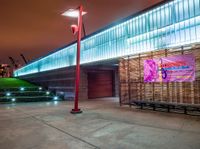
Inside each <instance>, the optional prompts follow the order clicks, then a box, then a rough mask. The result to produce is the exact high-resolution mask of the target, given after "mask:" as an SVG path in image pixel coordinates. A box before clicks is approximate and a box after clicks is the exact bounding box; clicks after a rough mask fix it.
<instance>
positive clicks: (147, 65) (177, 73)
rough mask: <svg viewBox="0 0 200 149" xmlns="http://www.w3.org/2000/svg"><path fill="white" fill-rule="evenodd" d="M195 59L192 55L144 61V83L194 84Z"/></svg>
mask: <svg viewBox="0 0 200 149" xmlns="http://www.w3.org/2000/svg"><path fill="white" fill-rule="evenodd" d="M194 80H195V58H194V56H193V55H192V54H187V55H177V56H170V57H163V58H160V59H148V60H145V61H144V82H192V81H194Z"/></svg>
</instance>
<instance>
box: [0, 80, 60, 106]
mask: <svg viewBox="0 0 200 149" xmlns="http://www.w3.org/2000/svg"><path fill="white" fill-rule="evenodd" d="M57 100H61V98H60V97H58V96H56V95H55V94H54V93H52V92H50V91H48V90H46V89H44V88H43V87H40V86H37V85H35V84H31V83H29V82H26V81H24V80H19V79H16V78H0V102H1V103H7V102H37V101H57Z"/></svg>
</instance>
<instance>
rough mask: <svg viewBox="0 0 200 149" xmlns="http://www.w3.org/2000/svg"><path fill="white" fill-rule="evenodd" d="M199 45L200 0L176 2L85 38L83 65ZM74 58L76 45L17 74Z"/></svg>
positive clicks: (64, 63)
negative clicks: (187, 45)
mask: <svg viewBox="0 0 200 149" xmlns="http://www.w3.org/2000/svg"><path fill="white" fill-rule="evenodd" d="M197 42H200V0H174V1H170V2H168V3H165V4H163V5H160V6H158V7H155V8H154V9H152V10H149V11H148V12H144V13H143V14H140V15H138V16H135V17H132V18H129V19H126V20H125V21H123V22H121V23H118V24H117V25H113V26H111V27H109V28H107V29H105V30H102V31H101V32H98V33H96V34H93V35H92V36H88V37H86V38H85V39H83V40H82V43H81V64H84V63H89V62H94V61H100V60H105V59H112V58H117V57H121V56H125V55H129V54H137V53H141V52H146V51H152V50H157V49H163V48H170V47H175V46H181V45H186V44H191V43H197ZM75 59H76V44H75V43H74V44H72V45H69V46H67V47H65V48H63V49H61V50H58V51H56V52H54V53H52V54H50V55H48V56H46V57H43V58H41V59H39V60H38V61H35V62H32V63H30V64H28V65H26V66H24V67H22V68H20V69H18V70H17V71H15V73H14V74H15V76H21V75H26V74H31V73H38V72H42V71H46V70H53V69H58V68H62V67H67V66H72V65H75Z"/></svg>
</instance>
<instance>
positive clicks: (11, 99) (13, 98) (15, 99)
mask: <svg viewBox="0 0 200 149" xmlns="http://www.w3.org/2000/svg"><path fill="white" fill-rule="evenodd" d="M51 100H61V99H60V98H59V97H57V96H10V97H0V102H1V103H4V102H37V101H51Z"/></svg>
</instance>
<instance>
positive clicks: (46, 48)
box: [0, 0, 162, 63]
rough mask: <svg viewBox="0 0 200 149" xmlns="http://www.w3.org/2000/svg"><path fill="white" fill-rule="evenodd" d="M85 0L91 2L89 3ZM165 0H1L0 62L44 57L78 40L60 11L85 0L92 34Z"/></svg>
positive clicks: (87, 18) (74, 6) (86, 25)
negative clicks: (10, 57)
mask: <svg viewBox="0 0 200 149" xmlns="http://www.w3.org/2000/svg"><path fill="white" fill-rule="evenodd" d="M85 1H86V2H87V3H85ZM160 1H162V0H82V1H81V0H0V63H7V62H9V61H8V56H13V57H14V58H15V59H16V60H20V61H21V58H20V56H19V54H20V53H23V54H24V55H25V56H26V57H27V59H30V60H32V59H35V58H38V57H41V56H44V55H45V54H47V53H48V52H50V51H52V50H55V49H56V48H59V47H62V46H64V45H66V44H68V43H70V42H72V41H74V40H75V37H74V36H73V35H72V33H71V31H70V24H71V23H72V22H75V20H73V19H69V18H65V17H63V16H61V15H60V14H61V13H62V12H64V11H65V10H67V9H69V8H76V7H77V6H78V5H79V4H80V3H83V6H84V7H85V9H86V11H87V12H88V14H87V15H85V16H84V23H85V28H86V32H87V34H90V33H92V32H94V31H96V30H98V29H100V28H102V27H104V26H106V25H108V24H110V23H112V22H113V21H116V20H119V19H121V18H124V17H127V16H129V15H131V14H133V13H136V12H138V11H140V10H143V9H144V8H146V7H149V6H151V5H153V4H155V3H157V2H160Z"/></svg>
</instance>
